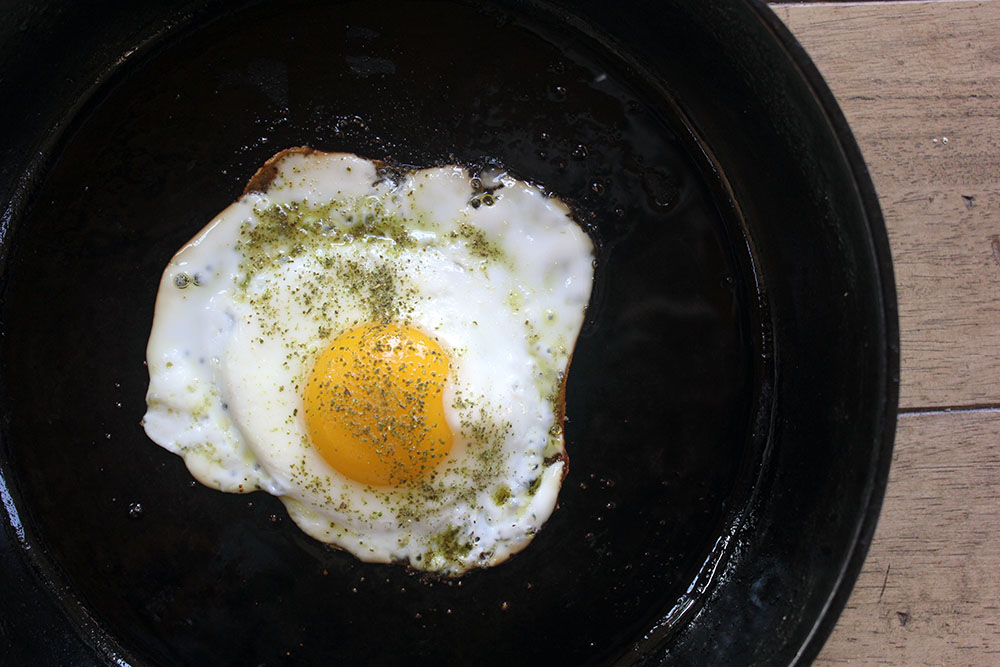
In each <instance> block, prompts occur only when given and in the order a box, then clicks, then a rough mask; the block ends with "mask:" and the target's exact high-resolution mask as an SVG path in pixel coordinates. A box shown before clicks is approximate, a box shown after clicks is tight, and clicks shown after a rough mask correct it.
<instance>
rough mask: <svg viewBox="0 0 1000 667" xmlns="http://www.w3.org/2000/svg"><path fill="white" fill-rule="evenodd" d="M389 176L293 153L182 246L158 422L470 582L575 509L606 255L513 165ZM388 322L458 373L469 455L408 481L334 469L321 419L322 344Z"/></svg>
mask: <svg viewBox="0 0 1000 667" xmlns="http://www.w3.org/2000/svg"><path fill="white" fill-rule="evenodd" d="M380 166H381V165H380V164H378V163H375V162H372V161H369V160H365V159H362V158H360V157H357V156H354V155H349V154H340V153H321V152H317V151H310V150H308V149H296V150H292V151H285V152H283V153H280V154H279V155H278V156H276V157H275V158H273V159H272V160H271V161H269V163H268V165H267V166H266V167H265V168H264V169H263V170H262V171H261V172H259V173H258V177H255V179H254V180H253V181H251V186H250V188H249V191H248V192H247V193H245V194H244V196H243V197H241V198H240V199H239V200H238V201H237V202H236V203H234V204H233V205H231V206H230V207H229V208H227V209H226V210H225V211H223V212H222V213H221V214H220V215H219V216H217V217H216V218H215V219H214V220H212V221H211V222H210V223H209V224H208V225H207V226H206V227H205V228H204V229H203V230H202V231H201V232H200V233H199V234H198V235H197V236H196V237H195V238H194V239H192V240H191V241H190V242H189V243H188V244H187V245H186V246H185V247H184V248H182V249H181V250H180V251H179V252H178V253H177V254H176V255H175V256H174V258H173V259H172V260H171V262H170V264H169V265H168V267H167V268H166V270H165V271H164V274H163V278H162V280H161V283H160V288H159V292H158V295H157V302H156V313H155V317H154V322H153V328H152V332H151V334H150V340H149V346H148V350H147V363H148V366H149V374H150V384H149V391H148V393H147V405H148V410H147V413H146V416H145V418H144V425H145V429H146V432H147V434H148V435H149V437H150V438H151V439H152V440H154V441H155V442H157V443H158V444H160V445H162V446H163V447H165V448H166V449H168V450H170V451H172V452H174V453H177V454H179V455H181V456H183V457H184V460H185V463H186V465H187V467H188V469H189V470H190V471H191V473H192V474H193V475H194V477H195V478H197V479H198V480H199V481H201V482H202V483H203V484H206V485H208V486H211V487H214V488H217V489H219V490H222V491H228V492H248V491H254V490H257V489H263V490H264V491H267V492H268V493H271V494H273V495H275V496H278V497H279V498H280V499H281V500H282V501H283V503H284V504H285V506H286V508H287V509H288V512H289V515H290V516H291V518H292V519H293V520H294V521H295V523H296V524H297V525H298V526H299V527H300V528H301V529H302V530H304V531H305V532H306V533H308V534H309V535H311V536H312V537H314V538H316V539H318V540H321V541H323V542H327V543H330V544H334V545H337V546H339V547H341V548H343V549H346V550H347V551H349V552H351V553H352V554H354V555H355V556H357V557H358V558H360V559H362V560H365V561H375V562H403V563H406V564H409V565H410V566H412V567H415V568H419V569H423V570H428V571H432V572H437V573H441V574H445V575H457V574H461V573H462V572H465V571H467V570H468V569H470V568H472V567H485V566H489V565H493V564H496V563H499V562H502V561H503V560H505V559H506V558H507V557H508V556H509V555H511V554H513V553H516V552H517V551H519V550H521V549H522V548H524V547H525V546H526V545H527V544H528V543H529V542H530V540H531V538H532V536H533V535H534V534H535V533H536V532H537V531H538V529H539V528H540V527H541V526H542V524H544V522H545V521H546V520H547V519H548V517H549V516H550V514H551V513H552V511H553V509H554V507H555V504H556V497H557V494H558V491H559V486H560V484H561V482H562V479H563V476H564V473H565V466H566V456H565V448H564V445H563V439H562V428H561V427H562V423H561V420H562V404H561V401H562V397H561V390H562V387H563V381H564V376H565V373H566V369H567V366H568V363H569V360H570V356H571V354H572V350H573V346H574V344H575V341H576V338H577V335H578V334H579V331H580V327H581V326H582V323H583V317H584V310H585V307H586V305H587V302H588V300H589V298H590V289H591V283H592V278H593V247H592V244H591V242H590V239H589V238H588V237H587V235H586V234H585V233H584V231H583V230H582V229H581V228H580V227H579V225H577V224H576V223H575V222H574V221H573V220H572V218H571V217H570V215H569V211H568V209H567V208H566V206H565V205H564V204H562V203H561V202H560V201H559V200H557V199H555V198H552V197H549V196H546V194H545V193H544V192H542V191H541V190H540V189H539V188H537V187H534V186H532V185H530V184H527V183H524V182H521V181H518V180H516V179H514V178H512V177H509V176H507V175H506V174H500V175H497V176H496V177H495V181H494V182H493V183H487V184H486V187H487V189H489V190H491V192H485V191H484V188H483V187H482V186H480V182H479V181H478V180H474V179H473V178H472V176H471V175H470V174H469V173H468V171H467V170H466V169H464V168H462V167H457V166H448V167H439V168H433V169H423V170H419V171H411V172H407V173H404V174H398V173H397V174H388V173H386V172H385V170H383V169H380ZM490 185H494V186H497V187H496V188H495V189H493V188H490V187H489V186H490ZM476 186H479V187H476ZM376 320H392V321H396V322H401V323H405V324H407V325H409V326H411V327H414V328H416V329H419V330H420V331H422V332H424V333H425V334H427V335H428V336H430V337H432V338H434V339H435V340H436V341H437V342H438V344H439V345H440V346H441V348H442V349H443V350H444V351H445V353H446V354H447V355H448V357H449V360H450V363H451V373H450V377H449V380H448V383H447V385H446V388H445V394H444V403H445V411H446V419H447V421H448V425H449V427H450V428H451V430H452V432H453V433H454V435H455V444H454V446H453V449H452V451H451V452H450V453H449V455H448V456H447V457H446V459H445V461H444V462H443V463H442V464H441V465H439V466H438V467H437V468H436V469H435V470H434V471H433V473H432V474H430V475H428V476H427V477H425V478H423V479H421V480H419V481H418V482H415V483H410V484H408V485H405V486H401V487H398V488H394V487H387V486H371V485H364V484H360V483H358V482H355V481H353V480H351V479H349V478H347V477H346V476H344V475H342V474H341V473H339V472H338V471H337V470H335V469H333V468H332V467H331V466H330V465H329V464H328V463H327V462H326V461H325V460H324V459H323V458H322V457H321V456H320V455H319V454H318V452H317V451H316V450H315V449H314V448H313V447H312V446H311V444H310V442H309V438H308V436H307V434H306V428H305V423H304V413H305V411H304V409H303V406H302V388H303V387H304V383H305V378H306V377H307V376H308V374H309V373H310V371H311V369H312V365H313V362H314V360H315V358H316V356H317V355H318V354H319V353H320V351H321V350H323V349H324V348H325V347H326V346H328V345H329V344H330V342H331V341H332V340H333V338H335V337H336V336H337V335H339V334H340V333H341V332H343V331H344V330H346V329H349V328H351V327H352V326H355V325H357V324H359V323H364V322H369V321H376Z"/></svg>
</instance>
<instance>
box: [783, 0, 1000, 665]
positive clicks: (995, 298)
mask: <svg viewBox="0 0 1000 667" xmlns="http://www.w3.org/2000/svg"><path fill="white" fill-rule="evenodd" d="M771 7H772V9H774V11H775V12H776V13H777V14H778V16H779V17H780V18H781V19H782V20H783V21H784V22H785V24H786V25H788V27H789V28H790V29H791V30H792V33H793V34H794V35H795V36H796V37H797V38H798V39H799V41H801V43H802V44H803V45H804V46H805V48H806V50H807V51H808V52H809V54H810V55H811V56H812V58H813V60H814V61H815V63H816V65H817V66H818V67H819V70H820V71H821V72H822V73H823V76H824V77H825V78H826V80H827V83H828V84H829V86H830V88H831V89H832V90H833V92H834V94H835V95H836V96H837V99H838V101H839V103H840V105H841V107H842V108H843V110H844V113H845V114H846V116H847V119H848V121H849V122H850V124H851V127H852V128H853V130H854V134H855V136H856V137H857V140H858V143H859V144H860V146H861V150H862V152H863V153H864V156H865V161H866V162H867V164H868V168H869V170H870V171H871V175H872V179H873V180H874V182H875V187H876V189H877V190H878V193H879V198H880V200H881V203H882V210H883V212H884V214H885V219H886V224H887V226H888V228H889V237H890V243H891V246H892V254H893V261H894V265H895V270H896V285H897V290H898V294H899V316H900V330H901V333H900V337H901V342H902V373H901V389H900V406H899V407H900V410H899V413H900V414H899V426H898V431H897V436H896V448H895V452H894V454H893V462H892V472H891V473H890V476H889V487H888V491H887V493H886V498H885V504H884V506H883V509H882V516H881V519H880V521H879V525H878V529H877V530H876V533H875V540H874V543H873V544H872V548H871V550H870V552H869V554H868V559H867V561H866V562H865V565H864V568H863V570H862V572H861V576H860V577H859V579H858V582H857V584H856V585H855V588H854V592H853V593H852V595H851V598H850V600H849V602H848V603H847V608H846V609H845V611H844V613H843V615H842V616H841V618H840V621H839V623H838V624H837V626H836V628H835V629H834V631H833V634H832V635H831V637H830V639H829V640H828V641H827V643H826V646H825V647H824V649H823V651H822V653H821V654H820V656H819V658H818V660H817V664H820V665H831V664H835V663H847V662H853V663H857V664H863V665H876V664H891V665H1000V0H983V1H980V2H976V1H971V0H938V1H932V2H919V1H912V2H825V3H815V2H814V3H796V4H791V3H776V4H772V5H771Z"/></svg>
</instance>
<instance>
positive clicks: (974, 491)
mask: <svg viewBox="0 0 1000 667" xmlns="http://www.w3.org/2000/svg"><path fill="white" fill-rule="evenodd" d="M998 507H1000V412H997V411H972V412H953V413H931V414H919V415H904V416H902V417H901V419H900V421H899V432H898V436H897V439H896V449H895V452H894V455H893V465H892V471H891V473H890V475H889V488H888V492H887V494H886V498H885V504H884V506H883V510H882V515H881V518H880V520H879V525H878V528H877V529H876V532H875V540H874V542H873V544H872V548H871V550H870V552H869V554H868V559H867V560H866V562H865V565H864V569H863V570H862V572H861V576H860V577H859V578H858V582H857V584H856V586H855V587H854V591H853V593H852V594H851V597H850V600H849V601H848V604H847V607H846V609H845V610H844V613H843V614H842V616H841V617H840V621H839V622H838V624H837V627H836V628H834V631H833V634H832V635H831V636H830V639H829V640H828V641H827V643H826V646H825V647H824V648H823V651H822V652H821V653H820V656H819V658H818V659H817V662H816V664H817V665H835V664H842V663H848V662H853V663H856V664H863V665H998V664H1000V514H998V512H997V508H998Z"/></svg>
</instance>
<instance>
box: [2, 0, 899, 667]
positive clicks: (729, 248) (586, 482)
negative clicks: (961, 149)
mask: <svg viewBox="0 0 1000 667" xmlns="http://www.w3.org/2000/svg"><path fill="white" fill-rule="evenodd" d="M4 4H5V5H7V6H6V7H5V8H4V9H3V13H2V15H3V16H4V19H3V22H4V24H3V25H2V27H0V65H2V69H0V99H3V100H4V103H3V105H0V120H2V127H3V129H4V135H5V136H6V140H5V144H6V145H5V146H3V154H2V164H0V202H2V205H3V207H4V208H3V209H2V210H3V216H2V218H0V223H2V227H0V233H2V239H0V241H2V245H0V250H2V253H3V254H2V261H3V265H2V302H0V308H2V321H3V331H2V338H0V346H2V347H0V364H2V366H0V369H2V388H0V414H2V443H0V471H2V482H3V485H2V486H0V493H2V499H3V516H4V531H3V534H2V535H3V540H2V549H0V584H2V590H3V595H2V603H0V604H2V609H3V616H2V621H0V651H2V653H0V662H3V663H4V664H27V663H33V664H81V665H86V664H113V663H116V662H117V663H118V664H125V663H128V664H137V665H177V664H259V665H277V664H382V665H414V664H432V663H433V664H452V665H456V664H463V665H464V664H534V663H539V664H541V663H546V664H566V665H605V664H658V663H660V662H667V663H671V664H727V665H730V664H731V665H735V664H786V663H797V662H806V661H808V660H809V659H811V658H812V657H813V656H815V654H816V653H817V652H818V650H819V648H820V646H821V645H822V643H823V640H824V639H825V638H826V635H827V634H828V633H829V631H830V629H831V627H832V626H833V624H834V622H835V620H836V616H837V614H838V612H839V610H840V609H841V608H842V606H843V604H844V602H845V600H846V598H847V595H848V593H849V591H850V588H851V585H852V583H853V581H854V578H855V576H856V574H857V572H858V569H859V568H860V565H861V562H862V560H863V558H864V555H865V552H866V550H867V546H868V541H869V539H870V538H871V535H872V531H873V529H874V524H875V520H876V517H877V514H878V509H879V505H880V502H881V497H882V493H883V488H884V485H885V480H886V474H887V470H888V465H889V460H890V451H891V446H892V444H891V443H892V435H893V429H894V415H895V410H896V403H897V377H898V345H897V341H898V332H897V323H896V312H895V295H894V290H893V280H892V271H891V264H890V258H889V251H888V244H887V241H886V233H885V229H884V225H883V222H882V218H881V215H880V212H879V209H878V206H877V201H876V198H875V194H874V191H873V189H872V186H871V183H870V181H869V179H868V176H867V174H866V172H865V169H864V166H863V163H862V161H861V158H860V154H859V152H858V149H857V147H856V145H855V143H854V141H853V139H852V138H851V135H850V133H849V132H848V129H847V127H846V124H845V122H844V119H843V117H842V116H841V114H840V112H839V111H838V109H837V108H836V106H835V104H834V102H833V99H832V97H831V95H830V93H829V91H828V90H827V89H826V87H825V86H824V84H823V83H822V81H821V79H820V77H819V75H818V74H817V72H816V70H815V69H814V68H813V66H812V65H811V64H810V63H809V61H808V59H807V58H806V56H805V55H804V54H803V53H802V51H801V49H800V47H799V46H798V45H797V44H796V43H795V42H794V41H793V40H792V38H791V37H790V36H789V35H788V33H787V32H786V31H785V30H784V28H783V27H782V26H781V25H780V24H779V23H778V21H777V20H776V19H775V17H774V16H773V15H772V14H771V13H770V12H769V11H768V10H767V9H766V7H764V6H763V5H762V4H760V3H757V2H740V1H735V0H733V1H727V2H723V1H721V0H689V1H681V0H658V1H656V2H641V1H634V2H628V3H624V4H622V3H608V2H603V1H597V0H594V1H590V2H583V3H573V4H572V6H570V4H569V3H566V4H562V3H559V2H541V1H538V2H535V1H528V0H523V1H520V2H514V3H505V4H504V5H503V6H500V5H494V4H492V3H490V2H485V3H484V2H474V3H463V2H451V3H448V2H406V3H396V4H389V3H368V2H346V3H332V2H318V1H317V2H295V3H279V2H276V1H275V2H266V1H265V2H252V3H239V2H223V1H221V0H219V1H214V2H205V3H191V2H187V3H166V2H150V3H132V2H111V1H106V2H101V3H96V4H95V3H91V5H92V6H88V7H85V6H83V5H82V4H81V3H72V2H67V3H58V4H48V3H29V2H13V3H12V2H6V3H4ZM298 145H310V146H313V147H315V148H319V149H324V150H334V151H351V152H356V153H359V154H361V155H364V156H366V157H371V158H378V159H389V160H392V161H394V162H396V163H399V164H403V165H414V166H429V165H433V164H439V163H444V162H451V161H458V162H461V163H464V164H468V165H472V166H482V165H490V164H499V165H502V166H504V167H505V168H508V169H510V170H511V171H512V172H513V173H515V174H516V175H518V176H520V177H522V178H526V179H529V180H532V181H535V182H537V183H539V184H541V185H543V186H545V187H546V188H548V189H550V190H551V191H553V192H554V193H556V194H558V195H560V196H561V197H562V198H564V199H565V200H567V201H569V202H570V203H571V204H572V205H573V207H574V210H575V211H576V214H577V218H578V219H579V221H580V222H581V224H582V225H584V226H585V228H586V229H587V230H588V232H589V233H590V234H591V236H592V237H593V239H594V241H595V243H596V246H597V248H598V257H597V277H596V283H595V290H594V297H593V300H592V303H591V306H590V309H589V311H588V316H587V321H586V324H585V328H584V331H583V333H582V335H581V338H580V340H579V344H578V347H577V350H576V353H575V357H574V363H573V367H572V370H571V373H570V378H569V384H568V388H567V414H568V416H569V419H570V421H569V424H568V427H567V431H566V434H567V446H568V450H569V456H570V472H569V477H568V478H567V480H566V483H565V485H564V488H563V491H562V494H561V496H560V502H559V508H558V509H557V511H556V512H555V514H554V515H553V517H552V519H551V520H550V521H549V523H548V525H547V526H546V527H545V528H544V529H543V530H542V531H541V533H540V534H539V535H538V537H537V539H536V540H535V541H534V542H533V543H532V544H531V545H530V547H529V548H528V549H527V550H525V551H524V552H522V553H521V554H519V555H517V556H515V557H514V558H512V559H511V560H510V561H509V562H507V563H505V564H503V565H501V566H498V567H495V568H492V569H490V570H487V571H480V572H473V573H470V574H467V575H466V576H464V577H462V578H461V579H459V580H457V581H451V582H445V581H439V580H434V579H428V578H426V577H421V576H419V575H416V574H413V573H411V572H408V571H406V570H404V569H403V568H401V567H398V566H384V565H373V564H363V563H360V562H357V561H356V560H355V559H354V558H353V557H351V556H349V555H346V554H344V553H341V552H339V551H336V550H334V549H331V548H328V547H325V546H323V545H321V544H319V543H316V542H314V541H313V540H311V539H309V538H308V537H306V536H304V535H303V534H302V533H301V532H300V531H299V530H298V529H296V528H295V527H294V525H292V523H291V522H290V521H289V520H288V519H287V518H286V516H285V513H284V510H283V508H282V507H281V505H280V503H278V502H277V501H276V500H275V499H273V498H271V497H269V496H265V495H263V494H260V493H257V494H253V495H249V496H239V495H227V494H222V493H218V492H216V491H212V490H209V489H207V488H204V487H201V486H200V485H198V484H195V483H193V482H192V481H191V478H190V476H189V475H188V473H187V471H186V469H185V468H184V465H183V463H182V461H181V460H180V459H179V458H177V457H175V456H173V455H171V454H168V453H167V452H165V451H164V450H162V449H160V448H159V447H157V446H155V445H154V444H153V443H151V442H150V441H149V440H147V439H146V437H145V435H144V433H143V431H142V429H141V427H140V425H139V421H140V418H141V417H142V414H143V412H144V407H145V405H144V393H145V389H146V382H147V376H146V370H145V368H144V366H143V361H144V357H145V354H144V351H145V345H146V339H147V336H148V333H149V326H150V322H151V318H152V312H153V301H154V297H155V292H156V285H157V281H158V279H159V275H160V272H161V270H162V269H163V267H164V265H165V264H166V262H167V260H168V259H169V257H170V256H171V254H172V253H173V252H174V251H176V250H177V249H178V248H179V247H180V245H181V244H182V243H183V242H184V241H186V240H187V239H188V238H189V237H190V236H191V235H192V234H193V233H194V232H195V231H197V230H198V229H199V228H200V227H201V226H202V225H203V224H204V223H205V222H207V221H208V220H209V219H210V218H211V217H212V216H213V215H214V214H216V213H217V212H218V211H220V210H222V208H224V207H225V206H226V205H227V204H228V203H229V202H230V201H231V200H233V199H234V198H235V197H236V196H237V195H238V194H239V193H240V192H241V190H242V188H243V186H244V184H245V183H246V181H247V179H248V178H249V177H250V176H251V174H252V173H253V172H254V170H255V169H256V168H257V167H258V166H259V165H260V164H262V163H263V162H264V160H265V159H267V158H268V157H269V156H270V155H272V154H273V153H275V152H277V151H278V150H280V149H282V148H285V147H288V146H298Z"/></svg>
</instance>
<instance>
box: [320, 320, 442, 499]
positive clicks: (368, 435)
mask: <svg viewBox="0 0 1000 667" xmlns="http://www.w3.org/2000/svg"><path fill="white" fill-rule="evenodd" d="M447 378H448V358H447V356H446V355H445V354H444V352H443V351H442V350H441V347H440V346H439V345H438V344H437V343H436V342H435V341H433V340H432V339H430V338H428V337H427V336H426V335H425V334H423V333H422V332H420V331H418V330H416V329H413V328H411V327H407V326H403V325H398V324H384V323H368V324H362V325H359V326H356V327H354V328H352V329H348V330H347V331H345V332H344V333H342V334H341V335H340V336H338V337H337V338H336V339H335V340H334V341H333V343H332V344H331V345H330V347H328V348H327V349H326V350H325V351H323V353H322V354H320V355H319V358H318V359H317V360H316V364H315V366H314V367H313V370H312V374H311V375H310V377H309V380H308V381H307V382H306V386H305V392H304V395H303V402H304V404H305V406H304V407H305V421H306V429H307V431H308V433H309V436H310V437H311V439H312V444H313V446H314V447H316V449H317V450H318V451H319V453H320V454H321V455H322V456H323V458H324V459H326V461H327V462H328V463H329V464H330V465H332V466H333V467H334V468H336V469H337V470H339V471H340V472H341V473H343V474H344V475H347V476H348V477H350V478H351V479H353V480H356V481H358V482H361V483H363V484H373V485H380V486H381V485H399V484H405V483H406V482H410V481H413V480H416V479H418V478H420V477H422V476H423V475H424V474H426V473H427V472H428V471H430V470H431V469H432V468H434V467H435V466H437V464H438V463H439V462H440V461H441V460H442V459H443V458H444V457H445V456H446V455H447V453H448V451H449V450H450V449H451V445H452V433H451V429H450V428H449V427H448V424H447V422H446V421H445V416H444V401H443V399H442V393H443V391H444V383H445V380H447Z"/></svg>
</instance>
